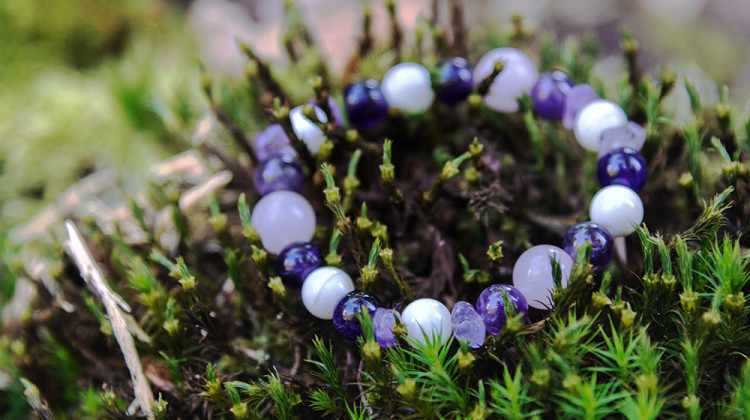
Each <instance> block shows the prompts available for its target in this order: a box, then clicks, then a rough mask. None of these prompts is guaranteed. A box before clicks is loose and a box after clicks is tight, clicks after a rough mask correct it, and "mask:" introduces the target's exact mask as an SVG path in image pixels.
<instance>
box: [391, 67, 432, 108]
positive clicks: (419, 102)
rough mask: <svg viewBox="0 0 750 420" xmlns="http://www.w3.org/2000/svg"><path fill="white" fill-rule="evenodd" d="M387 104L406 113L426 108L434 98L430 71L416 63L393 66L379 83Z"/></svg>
mask: <svg viewBox="0 0 750 420" xmlns="http://www.w3.org/2000/svg"><path fill="white" fill-rule="evenodd" d="M380 90H382V91H383V96H384V97H385V100H386V102H388V106H389V107H391V108H396V109H399V110H401V111H404V112H408V113H412V114H415V113H420V112H424V111H426V110H427V108H429V107H430V105H432V101H433V100H434V99H435V92H433V91H432V84H431V82H430V72H429V71H428V70H427V69H426V68H425V67H424V66H422V65H420V64H417V63H401V64H397V65H395V66H393V67H392V68H391V69H390V70H388V72H387V73H386V74H385V76H383V82H382V83H380Z"/></svg>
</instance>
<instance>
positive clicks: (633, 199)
mask: <svg viewBox="0 0 750 420" xmlns="http://www.w3.org/2000/svg"><path fill="white" fill-rule="evenodd" d="M589 215H590V217H591V221H592V222H594V223H597V224H600V225H602V226H604V228H605V229H607V230H608V231H609V233H611V234H612V236H614V237H617V236H627V235H630V234H631V233H633V232H635V227H636V226H638V225H640V224H641V222H642V221H643V203H642V202H641V198H640V197H638V194H636V192H635V191H633V190H631V189H630V188H628V187H624V186H622V185H610V186H608V187H604V188H602V189H601V190H599V192H597V193H596V195H594V198H592V199H591V207H590V208H589Z"/></svg>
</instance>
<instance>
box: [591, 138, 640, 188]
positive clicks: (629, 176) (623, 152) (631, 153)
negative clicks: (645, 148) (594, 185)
mask: <svg viewBox="0 0 750 420" xmlns="http://www.w3.org/2000/svg"><path fill="white" fill-rule="evenodd" d="M647 176H648V168H647V167H646V159H644V158H643V156H641V154H640V153H638V152H636V151H635V150H633V149H631V148H629V147H621V148H619V149H615V150H612V151H611V152H609V153H607V154H606V155H604V156H602V158H601V159H600V160H599V164H598V165H597V166H596V178H597V179H598V180H599V185H601V186H602V187H606V186H607V185H613V184H617V185H624V186H626V187H628V188H630V189H632V190H633V191H635V192H638V191H640V190H641V188H643V185H644V184H646V177H647Z"/></svg>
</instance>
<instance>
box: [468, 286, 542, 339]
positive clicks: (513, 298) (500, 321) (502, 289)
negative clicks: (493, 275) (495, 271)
mask: <svg viewBox="0 0 750 420" xmlns="http://www.w3.org/2000/svg"><path fill="white" fill-rule="evenodd" d="M504 295H507V296H508V301H509V302H510V303H512V304H513V308H514V310H515V312H516V314H523V315H524V320H525V319H526V318H528V313H529V304H528V302H526V298H525V297H524V295H523V294H522V293H521V291H520V290H518V289H517V288H515V287H513V286H511V285H509V284H493V285H492V286H490V287H488V288H486V289H484V290H483V291H482V293H480V294H479V298H478V299H477V312H478V313H479V315H480V316H481V317H482V320H483V321H484V325H485V326H486V328H487V332H488V333H490V334H492V335H497V334H498V333H499V332H500V331H501V330H502V329H503V328H504V327H505V323H506V322H507V320H508V318H507V314H506V313H505V297H504Z"/></svg>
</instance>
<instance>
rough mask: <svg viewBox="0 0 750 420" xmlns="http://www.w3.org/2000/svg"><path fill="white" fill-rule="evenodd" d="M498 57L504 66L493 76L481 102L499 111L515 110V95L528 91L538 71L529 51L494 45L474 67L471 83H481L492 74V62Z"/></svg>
mask: <svg viewBox="0 0 750 420" xmlns="http://www.w3.org/2000/svg"><path fill="white" fill-rule="evenodd" d="M497 61H501V62H502V63H503V69H502V71H501V72H500V74H498V75H497V77H495V80H493V82H492V84H491V85H490V89H489V91H488V92H487V94H486V95H485V96H484V103H485V104H486V105H487V106H488V107H489V108H491V109H493V110H495V111H498V112H516V111H518V99H519V98H520V97H521V96H523V94H524V93H527V94H528V93H530V92H531V88H532V87H533V86H534V83H536V80H537V78H538V76H539V72H538V71H537V69H536V65H534V62H533V61H532V60H531V58H529V56H528V55H526V54H525V53H523V52H522V51H520V50H517V49H515V48H508V47H504V48H497V49H494V50H492V51H490V52H488V53H487V54H485V55H484V56H483V57H482V58H481V59H480V60H479V62H478V63H477V65H476V67H475V68H474V85H478V84H480V83H482V80H484V78H485V77H487V76H489V75H491V74H492V71H493V70H494V69H495V62H497Z"/></svg>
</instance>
